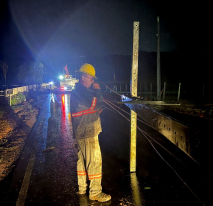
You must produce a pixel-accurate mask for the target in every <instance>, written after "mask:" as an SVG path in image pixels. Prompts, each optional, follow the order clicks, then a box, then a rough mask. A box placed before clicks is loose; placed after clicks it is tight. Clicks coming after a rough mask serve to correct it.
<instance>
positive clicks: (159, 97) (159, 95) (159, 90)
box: [157, 16, 161, 101]
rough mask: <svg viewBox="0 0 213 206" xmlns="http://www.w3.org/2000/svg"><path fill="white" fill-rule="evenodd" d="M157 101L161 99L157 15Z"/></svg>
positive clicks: (158, 23) (158, 21) (158, 20)
mask: <svg viewBox="0 0 213 206" xmlns="http://www.w3.org/2000/svg"><path fill="white" fill-rule="evenodd" d="M157 26H158V33H157V101H160V100H161V75H160V19H159V16H158V17H157Z"/></svg>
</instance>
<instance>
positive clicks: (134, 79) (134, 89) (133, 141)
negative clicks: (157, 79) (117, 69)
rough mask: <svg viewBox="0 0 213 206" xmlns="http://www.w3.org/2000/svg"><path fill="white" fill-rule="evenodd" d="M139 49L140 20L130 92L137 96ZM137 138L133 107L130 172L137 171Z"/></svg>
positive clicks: (134, 32) (135, 114)
mask: <svg viewBox="0 0 213 206" xmlns="http://www.w3.org/2000/svg"><path fill="white" fill-rule="evenodd" d="M138 51H139V22H134V25H133V51H132V76H131V82H130V93H131V96H132V97H137V92H138V90H137V89H138ZM136 140H137V113H136V112H135V111H133V110H132V109H131V139H130V172H135V171H136V142H137V141H136Z"/></svg>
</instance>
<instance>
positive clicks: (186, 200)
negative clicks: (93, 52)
mask: <svg viewBox="0 0 213 206" xmlns="http://www.w3.org/2000/svg"><path fill="white" fill-rule="evenodd" d="M69 104H70V95H69V94H57V95H55V94H50V95H49V96H48V97H47V101H46V102H45V104H44V107H43V109H42V111H41V113H40V116H39V119H38V121H37V123H36V125H35V127H34V129H33V132H32V134H31V136H30V138H29V141H28V142H27V145H26V147H25V148H24V151H23V154H22V156H21V158H20V160H19V162H18V164H17V166H16V167H15V168H14V170H13V172H12V173H11V174H10V175H9V177H8V178H7V179H6V180H5V181H4V185H2V184H1V185H0V186H1V187H2V186H5V190H4V193H3V196H2V197H1V205H5V206H6V205H17V199H18V198H19V195H20V194H19V191H20V189H21V187H22V185H23V179H24V175H25V174H26V173H25V171H26V168H27V165H28V161H29V159H30V158H32V154H33V155H34V156H35V161H34V163H33V169H32V173H31V174H30V177H29V180H30V181H29V187H28V190H27V193H26V194H25V195H26V198H25V199H24V200H22V204H19V205H30V206H31V205H53V206H54V205H57V206H59V205H63V206H64V205H72V206H77V205H81V206H88V205H102V206H104V205H116V206H117V205H137V206H138V205H142V206H145V205H146V206H151V205H156V206H158V205H166V206H167V205H168V206H171V205H182V206H185V205H187V206H196V205H202V204H201V203H200V202H199V201H198V199H197V198H196V197H195V196H194V195H193V194H192V193H191V192H190V191H189V189H187V188H186V187H185V185H184V184H183V182H181V181H180V179H179V178H178V177H177V176H176V175H175V172H174V171H172V170H171V169H170V168H169V167H168V165H166V164H165V162H163V161H162V159H161V158H160V157H159V156H158V155H157V154H156V153H155V151H154V150H153V148H152V147H151V146H150V144H149V143H148V142H147V141H146V139H145V138H144V137H143V136H142V135H141V134H140V133H138V140H137V172H136V173H130V172H129V147H130V146H129V143H130V141H129V133H130V131H129V129H130V126H129V122H127V121H126V120H125V119H122V117H120V116H119V115H118V114H117V113H113V112H111V111H109V110H107V109H105V110H104V111H103V112H102V114H101V120H102V127H103V132H102V133H101V134H100V136H99V140H100V146H101V151H102V158H103V179H102V186H103V191H104V192H106V193H109V194H111V196H112V200H111V201H110V202H107V203H97V202H94V201H89V199H88V195H83V196H80V197H79V196H78V195H77V191H78V185H77V174H76V163H77V147H76V145H77V144H76V141H75V139H73V137H72V127H71V117H70V109H69V108H70V106H69ZM143 129H144V130H146V131H149V132H150V134H151V135H152V136H155V137H156V138H159V139H161V138H162V136H161V135H159V134H157V133H156V132H155V131H152V130H149V129H148V128H147V127H144V128H143ZM163 142H164V143H165V144H167V145H169V147H170V148H171V149H172V150H173V151H174V152H175V154H176V155H177V156H178V155H179V156H181V157H184V158H185V154H182V153H180V154H179V151H177V149H175V147H173V145H170V144H169V143H168V142H167V141H166V140H163V141H162V143H163ZM156 148H157V149H158V150H159V151H160V153H161V154H162V155H163V156H164V157H165V159H166V160H167V161H169V162H172V166H173V167H175V168H179V169H180V170H179V171H178V172H180V174H181V175H183V178H184V180H185V179H187V180H188V178H189V177H188V174H185V170H184V169H185V166H182V164H181V163H177V162H176V160H175V159H174V158H173V157H171V156H168V154H167V152H165V151H164V150H163V149H161V148H160V147H159V146H156ZM187 162H190V160H187ZM192 176H193V175H192ZM192 181H193V180H192ZM189 183H191V181H190V180H189ZM195 190H197V188H196V187H195ZM197 192H198V194H199V192H200V191H198V190H197ZM204 192H205V190H204ZM200 195H201V197H202V198H206V196H205V194H200ZM206 201H207V200H206ZM2 203H3V204H2Z"/></svg>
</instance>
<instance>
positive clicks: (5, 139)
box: [0, 95, 46, 181]
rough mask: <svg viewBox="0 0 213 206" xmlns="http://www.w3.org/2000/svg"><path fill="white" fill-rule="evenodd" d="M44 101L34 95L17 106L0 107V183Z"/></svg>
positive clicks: (17, 156) (11, 165)
mask: <svg viewBox="0 0 213 206" xmlns="http://www.w3.org/2000/svg"><path fill="white" fill-rule="evenodd" d="M45 99H46V98H45V95H39V96H37V95H36V96H34V98H29V99H28V100H27V101H25V102H23V103H21V104H19V105H15V106H0V181H1V180H3V179H4V178H5V177H6V176H7V175H8V174H9V173H10V172H11V170H12V168H13V167H14V166H15V162H16V161H17V159H18V158H19V156H20V153H21V151H22V149H23V147H24V145H25V142H26V140H27V137H28V136H29V134H30V132H31V130H32V128H33V126H34V124H35V123H36V120H37V116H38V115H39V110H40V108H41V107H42V105H43V102H44V101H45Z"/></svg>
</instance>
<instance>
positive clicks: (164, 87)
mask: <svg viewBox="0 0 213 206" xmlns="http://www.w3.org/2000/svg"><path fill="white" fill-rule="evenodd" d="M165 94H166V82H164V85H163V101H165Z"/></svg>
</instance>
